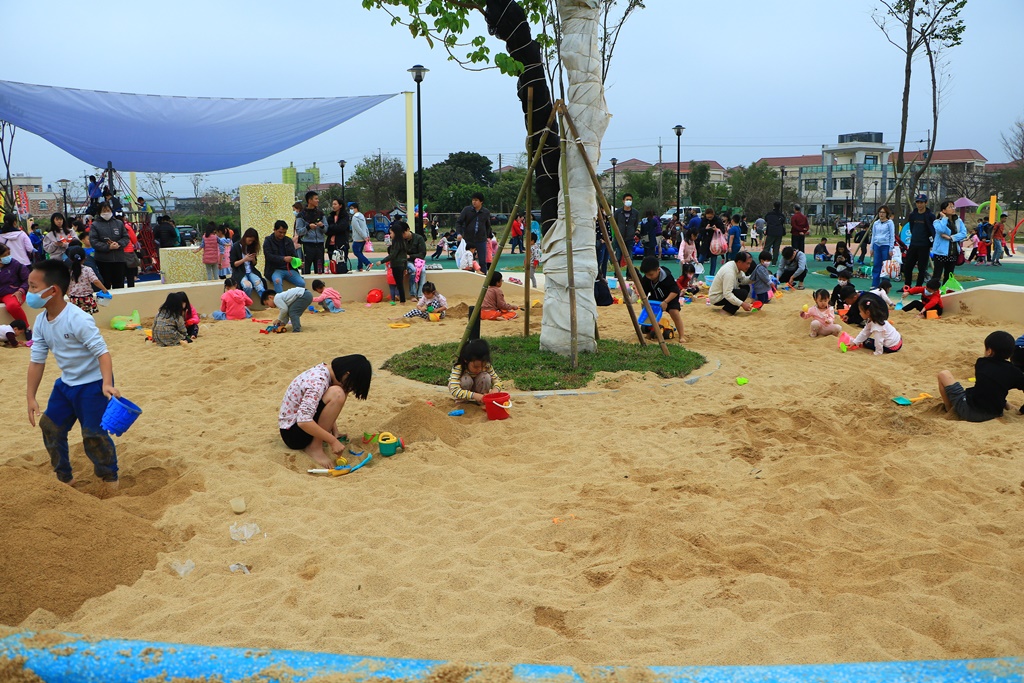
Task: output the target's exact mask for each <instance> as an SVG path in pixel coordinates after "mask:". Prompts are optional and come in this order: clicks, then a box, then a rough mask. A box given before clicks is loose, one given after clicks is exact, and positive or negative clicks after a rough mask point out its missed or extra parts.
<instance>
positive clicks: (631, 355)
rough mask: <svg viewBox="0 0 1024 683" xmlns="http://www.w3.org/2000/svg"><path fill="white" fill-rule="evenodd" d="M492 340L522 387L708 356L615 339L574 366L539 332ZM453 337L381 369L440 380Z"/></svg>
mask: <svg viewBox="0 0 1024 683" xmlns="http://www.w3.org/2000/svg"><path fill="white" fill-rule="evenodd" d="M487 341H488V343H489V344H490V345H491V358H492V360H493V361H494V368H495V370H497V372H498V376H499V377H501V378H502V379H506V378H507V379H511V380H514V381H515V383H516V388H517V389H520V390H522V391H545V390H551V389H578V388H580V387H583V386H586V385H587V384H588V383H590V382H591V381H592V380H593V379H594V373H597V372H621V371H623V370H630V371H633V372H652V373H654V374H656V375H658V376H659V377H666V378H670V377H685V376H686V375H688V374H689V373H691V372H693V371H694V370H696V369H697V368H699V367H700V366H702V365H704V363H706V362H707V359H705V358H704V356H702V355H700V354H699V353H695V352H693V351H687V350H686V349H684V348H683V347H681V346H680V345H679V344H676V343H674V342H673V343H669V345H668V348H669V351H670V352H671V355H669V356H668V357H666V356H663V355H662V354H661V348H660V347H659V346H658V345H657V344H648V345H647V346H643V347H642V346H640V345H639V344H635V343H633V344H628V343H625V342H621V341H615V340H602V341H599V342H598V343H597V353H581V354H580V356H579V367H577V368H576V369H575V370H574V369H573V368H571V367H570V365H569V359H568V358H567V357H565V356H559V355H557V354H554V353H549V352H547V351H541V350H540V336H539V335H531V336H529V337H517V336H510V337H494V338H491V339H488V340H487ZM458 347H459V344H458V342H453V343H447V344H436V345H432V344H423V345H421V346H417V347H415V348H412V349H409V350H408V351H405V352H403V353H400V354H398V355H396V356H392V357H391V358H389V359H388V360H387V361H386V362H385V363H384V366H383V367H384V369H385V370H390V371H391V372H393V373H395V374H396V375H401V376H402V377H408V378H409V379H412V380H416V381H417V382H425V383H427V384H436V385H438V386H445V385H446V384H447V383H448V374H449V372H450V371H451V367H452V362H453V360H454V359H455V355H456V352H457V351H458Z"/></svg>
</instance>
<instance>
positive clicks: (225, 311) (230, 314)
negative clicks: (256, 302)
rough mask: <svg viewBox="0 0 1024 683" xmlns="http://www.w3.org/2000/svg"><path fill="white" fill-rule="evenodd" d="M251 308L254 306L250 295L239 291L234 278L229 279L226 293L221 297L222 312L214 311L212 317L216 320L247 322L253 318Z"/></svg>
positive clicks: (225, 286) (225, 288) (226, 282)
mask: <svg viewBox="0 0 1024 683" xmlns="http://www.w3.org/2000/svg"><path fill="white" fill-rule="evenodd" d="M249 306H252V299H250V298H249V295H248V294H246V293H245V292H244V291H243V290H241V289H239V288H238V283H237V282H235V281H234V280H233V279H232V278H227V279H225V280H224V293H223V294H221V295H220V310H219V311H214V312H213V315H212V317H213V319H214V320H245V319H246V318H251V317H252V312H251V311H250V310H249V309H248V307H249Z"/></svg>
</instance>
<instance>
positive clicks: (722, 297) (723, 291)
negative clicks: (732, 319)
mask: <svg viewBox="0 0 1024 683" xmlns="http://www.w3.org/2000/svg"><path fill="white" fill-rule="evenodd" d="M753 268H754V257H753V256H751V255H750V252H748V251H741V252H740V253H738V254H736V256H735V258H734V259H733V260H732V261H730V262H728V263H726V264H725V265H724V266H722V268H721V270H719V271H718V274H717V275H715V279H714V281H713V282H712V283H711V290H710V291H709V292H708V301H710V302H711V303H712V304H713V305H715V306H721V307H722V311H724V312H725V313H726V314H728V315H733V314H735V313H736V311H738V310H740V309H741V308H742V309H743V310H744V311H749V310H750V309H751V308H753V306H752V305H751V304H750V302H748V301H747V299H748V298H750V274H751V271H752V270H753Z"/></svg>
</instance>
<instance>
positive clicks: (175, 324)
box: [153, 292, 192, 346]
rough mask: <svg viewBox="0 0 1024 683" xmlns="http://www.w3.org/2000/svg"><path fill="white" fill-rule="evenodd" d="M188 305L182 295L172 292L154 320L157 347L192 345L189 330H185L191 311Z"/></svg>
mask: <svg viewBox="0 0 1024 683" xmlns="http://www.w3.org/2000/svg"><path fill="white" fill-rule="evenodd" d="M189 308H190V307H189V305H188V303H186V302H185V300H184V299H183V298H182V294H180V293H178V292H171V293H170V294H168V295H167V299H165V300H164V304H163V306H161V307H160V310H159V311H157V313H156V318H154V320H153V343H154V344H156V345H157V346H178V345H179V344H180V345H181V346H184V345H185V344H191V343H192V339H191V338H190V337H189V334H188V330H187V329H185V315H187V313H188V310H189Z"/></svg>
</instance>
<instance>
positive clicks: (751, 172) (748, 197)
mask: <svg viewBox="0 0 1024 683" xmlns="http://www.w3.org/2000/svg"><path fill="white" fill-rule="evenodd" d="M729 186H730V188H731V191H730V196H729V201H730V202H731V203H732V205H733V206H739V207H743V210H744V211H745V212H746V213H747V214H748V215H751V216H763V215H764V214H766V213H768V211H769V210H770V209H771V208H772V204H773V203H774V202H776V201H778V200H779V191H780V179H779V172H778V171H777V170H775V169H774V168H772V167H771V166H769V165H768V164H767V162H764V161H759V162H757V163H754V164H751V165H750V166H747V167H743V166H740V167H738V168H734V169H732V170H731V171H729Z"/></svg>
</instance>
